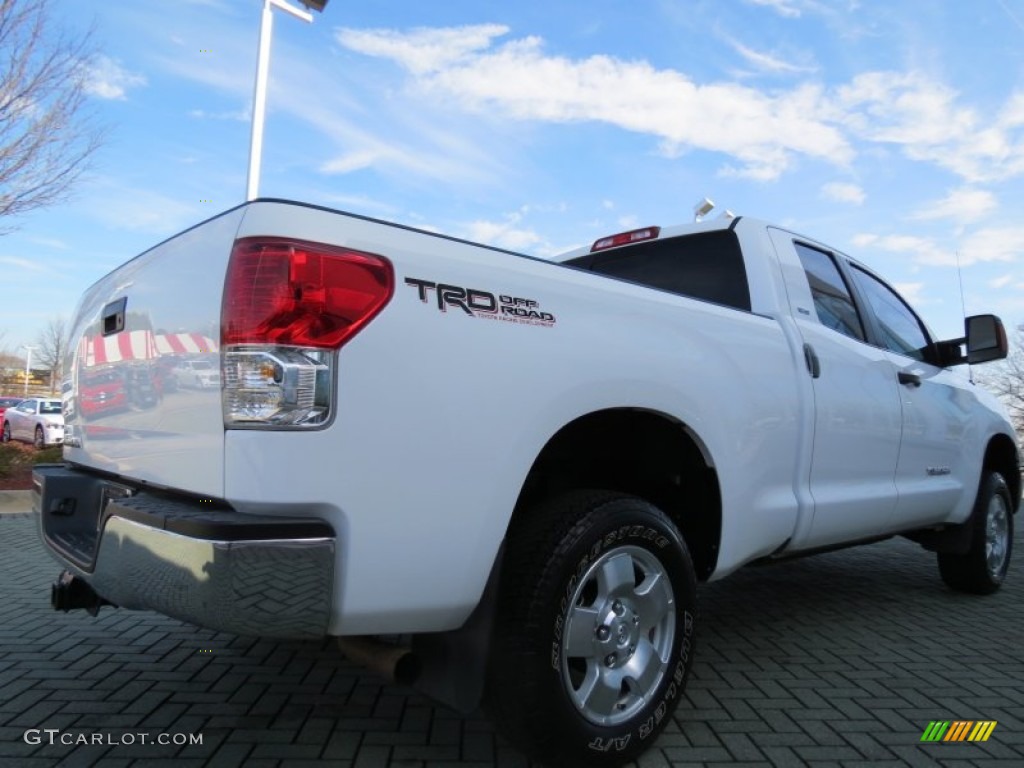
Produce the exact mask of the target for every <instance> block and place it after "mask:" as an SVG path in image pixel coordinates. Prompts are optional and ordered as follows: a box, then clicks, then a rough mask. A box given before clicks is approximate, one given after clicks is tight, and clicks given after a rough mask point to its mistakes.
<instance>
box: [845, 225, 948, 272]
mask: <svg viewBox="0 0 1024 768" xmlns="http://www.w3.org/2000/svg"><path fill="white" fill-rule="evenodd" d="M853 244H854V245H855V246H857V247H858V248H872V249H874V250H878V251H886V252H888V253H896V254H901V255H906V256H910V257H912V258H913V260H914V262H915V263H917V264H924V265H929V266H956V253H955V252H951V251H947V250H943V249H942V248H941V247H940V246H939V245H938V244H936V243H935V241H934V240H932V239H930V238H927V237H920V236H918V235H875V234H869V233H862V234H859V235H856V236H855V237H854V238H853Z"/></svg>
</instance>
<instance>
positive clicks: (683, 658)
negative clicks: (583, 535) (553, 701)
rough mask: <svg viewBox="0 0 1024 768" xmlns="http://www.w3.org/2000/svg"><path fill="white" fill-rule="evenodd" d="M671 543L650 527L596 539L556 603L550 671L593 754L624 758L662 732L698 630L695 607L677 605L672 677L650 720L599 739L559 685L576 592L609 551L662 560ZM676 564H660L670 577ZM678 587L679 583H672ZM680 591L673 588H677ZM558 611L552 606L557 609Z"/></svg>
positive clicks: (681, 596) (639, 526)
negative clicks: (639, 551) (628, 548)
mask: <svg viewBox="0 0 1024 768" xmlns="http://www.w3.org/2000/svg"><path fill="white" fill-rule="evenodd" d="M672 543H673V540H672V538H670V537H669V536H667V535H665V533H664V532H663V531H661V530H658V529H657V528H655V527H653V526H650V525H646V524H630V525H619V526H617V527H615V528H613V529H612V530H610V531H607V532H606V533H604V534H603V535H601V536H598V537H596V539H595V540H594V542H593V543H592V544H588V545H586V547H585V549H584V554H583V555H582V556H581V557H580V558H579V559H578V560H577V561H576V564H575V566H574V568H573V572H572V574H571V575H570V577H569V578H568V579H566V581H565V582H564V588H563V590H562V593H561V595H559V597H558V599H557V601H556V602H555V606H557V607H556V611H555V613H556V615H555V617H554V620H553V623H552V630H551V637H552V641H551V669H552V672H553V673H554V683H555V685H556V687H557V689H558V690H559V693H560V694H561V698H563V700H564V702H565V706H566V707H567V708H568V709H569V710H570V711H571V712H572V714H573V715H576V716H577V717H579V722H580V725H581V726H582V729H583V730H582V731H581V735H584V738H586V740H587V741H586V744H587V747H588V749H589V750H591V751H593V752H598V753H611V752H621V751H623V750H625V749H627V748H628V747H629V745H630V744H631V743H637V742H641V741H645V740H647V739H649V738H650V737H651V736H652V735H655V734H657V733H659V732H660V731H661V728H660V726H661V725H662V723H663V721H664V720H665V718H666V717H668V716H670V714H671V712H672V711H673V709H674V704H675V702H676V699H678V698H679V696H680V694H681V693H682V691H683V689H684V686H685V680H686V675H687V671H688V669H689V666H690V659H691V656H692V650H693V634H694V629H695V624H696V622H695V619H694V613H693V611H694V609H695V606H694V605H678V607H679V608H681V609H682V616H681V618H680V619H679V620H677V625H676V626H677V633H678V636H677V638H676V642H675V649H674V651H673V653H674V654H675V655H676V661H675V664H674V666H673V667H672V670H671V672H670V673H668V674H666V679H665V681H663V682H662V684H661V685H662V686H663V687H662V690H661V692H660V696H659V697H658V699H657V704H654V705H648V708H647V709H646V716H645V717H643V718H642V719H638V720H634V721H633V722H632V723H624V724H623V726H624V727H622V729H621V730H619V731H614V730H611V729H607V728H606V729H601V731H600V734H601V735H599V736H597V735H594V730H593V726H591V725H590V724H587V723H585V722H584V721H583V720H582V717H581V716H580V715H579V713H578V712H577V711H576V709H575V707H574V705H573V704H572V702H571V701H570V700H569V698H568V692H567V691H566V690H565V683H564V682H563V681H562V679H561V674H562V640H563V637H564V634H565V631H566V616H567V614H568V610H569V607H570V601H571V599H572V596H573V594H574V593H575V591H576V587H577V586H578V584H579V582H580V580H581V579H582V578H583V577H584V575H585V574H586V572H587V569H588V568H589V567H590V566H591V564H593V563H594V562H596V561H597V560H598V559H599V558H600V556H601V555H602V554H603V553H604V552H606V551H607V550H609V549H611V548H613V547H616V546H623V545H625V544H629V545H633V546H640V547H642V548H643V549H646V550H648V551H649V552H651V553H652V554H655V555H658V556H659V559H662V558H661V555H660V554H659V552H660V551H661V550H664V549H666V548H667V547H669V546H670V545H671V544H672ZM674 561H675V558H674V557H669V559H668V560H667V561H665V560H664V559H663V560H662V562H663V564H665V565H666V571H668V572H669V573H670V574H671V573H672V571H673V566H674V565H675V562H674ZM673 582H675V578H673ZM676 586H677V585H676V584H674V587H676ZM675 591H676V592H677V595H676V600H677V604H678V601H680V600H685V599H686V592H685V591H684V592H681V593H680V592H679V590H678V589H676V590H675ZM553 607H554V606H553Z"/></svg>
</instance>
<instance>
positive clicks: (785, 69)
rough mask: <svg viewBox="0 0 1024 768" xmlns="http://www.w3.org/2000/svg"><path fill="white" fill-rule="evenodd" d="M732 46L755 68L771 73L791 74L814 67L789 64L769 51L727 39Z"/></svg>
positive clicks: (807, 70)
mask: <svg viewBox="0 0 1024 768" xmlns="http://www.w3.org/2000/svg"><path fill="white" fill-rule="evenodd" d="M729 42H730V44H731V45H732V47H733V48H734V49H735V50H736V53H738V54H739V55H740V56H742V57H743V59H744V60H745V61H746V62H747V64H749V65H750V66H752V67H754V68H755V69H757V70H759V71H761V72H767V73H769V74H773V75H792V74H800V73H806V72H813V71H814V67H804V66H800V65H797V64H790V63H789V62H788V61H784V60H782V59H781V58H779V57H778V56H774V55H772V54H769V53H762V52H760V51H755V50H753V49H752V48H748V47H747V46H745V45H743V44H742V43H740V42H739V41H737V40H730V41H729Z"/></svg>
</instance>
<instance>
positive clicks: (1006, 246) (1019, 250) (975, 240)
mask: <svg viewBox="0 0 1024 768" xmlns="http://www.w3.org/2000/svg"><path fill="white" fill-rule="evenodd" d="M1022 256H1024V226H1015V227H1014V226H1010V227H988V228H986V229H980V230H978V231H977V232H974V233H973V234H971V235H970V236H968V237H967V238H966V239H965V240H964V241H963V243H962V245H961V246H960V263H961V264H962V265H963V266H967V265H969V264H975V263H977V262H990V261H997V262H1018V263H1019V262H1020V261H1021V260H1022V259H1021V257H1022Z"/></svg>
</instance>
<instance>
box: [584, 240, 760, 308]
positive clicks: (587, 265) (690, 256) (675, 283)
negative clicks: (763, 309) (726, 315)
mask: <svg viewBox="0 0 1024 768" xmlns="http://www.w3.org/2000/svg"><path fill="white" fill-rule="evenodd" d="M566 263H567V264H569V265H571V266H574V267H579V268H582V269H589V270H592V271H594V272H599V273H601V274H602V275H608V276H609V277H617V278H620V279H622V280H629V281H631V282H634V283H640V284H641V285H647V286H650V287H651V288H659V289H661V290H663V291H670V292H671V293H677V294H679V295H680V296H689V297H691V298H694V299H702V300H703V301H713V302H715V303H716V304H724V305H725V306H727V307H735V308H736V309H743V310H746V311H748V312H749V311H750V290H749V288H748V287H747V270H746V267H745V266H744V265H743V254H742V253H741V252H740V244H739V240H737V238H736V234H735V233H734V232H732V231H728V230H726V231H719V232H703V233H701V234H697V235H684V236H683V237H672V238H668V239H665V240H654V241H649V242H646V243H638V244H637V245H630V246H626V247H625V248H618V249H616V250H614V251H609V252H607V253H596V254H587V255H586V256H581V257H579V258H576V259H573V260H571V261H568V262H566Z"/></svg>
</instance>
